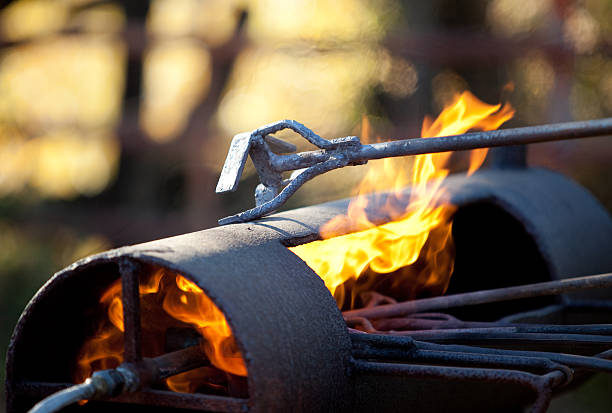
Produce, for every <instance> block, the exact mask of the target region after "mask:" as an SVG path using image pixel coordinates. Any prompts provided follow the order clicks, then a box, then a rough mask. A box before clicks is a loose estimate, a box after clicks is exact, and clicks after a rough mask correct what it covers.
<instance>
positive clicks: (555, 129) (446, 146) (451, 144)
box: [272, 118, 612, 171]
mask: <svg viewBox="0 0 612 413" xmlns="http://www.w3.org/2000/svg"><path fill="white" fill-rule="evenodd" d="M609 134H612V118H605V119H596V120H587V121H576V122H565V123H554V124H550V125H540V126H528V127H524V128H513V129H498V130H493V131H486V132H473V133H466V134H463V135H453V136H444V137H436V138H413V139H401V140H392V141H389V142H380V143H374V144H370V145H361V146H359V147H357V148H356V149H349V150H347V149H344V150H343V153H344V154H346V155H347V157H348V158H349V161H351V162H362V161H367V160H371V159H381V158H390V157H396V156H407V155H422V154H426V153H438V152H450V151H463V150H469V149H479V148H491V147H497V146H509V145H522V144H529V143H538V142H550V141H559V140H565V139H576V138H585V137H594V136H603V135H609ZM332 156H333V152H332V151H328V150H319V151H311V152H301V153H297V154H290V155H282V156H275V157H273V158H272V165H273V167H274V169H276V170H277V171H293V170H296V169H301V168H307V167H310V166H313V165H316V164H318V163H320V162H323V161H326V160H327V159H329V158H330V157H332Z"/></svg>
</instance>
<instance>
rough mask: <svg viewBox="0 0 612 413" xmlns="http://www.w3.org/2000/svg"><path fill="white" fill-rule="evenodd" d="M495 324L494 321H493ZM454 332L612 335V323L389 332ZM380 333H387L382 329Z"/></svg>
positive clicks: (395, 333)
mask: <svg viewBox="0 0 612 413" xmlns="http://www.w3.org/2000/svg"><path fill="white" fill-rule="evenodd" d="M491 324H493V323H491ZM429 333H432V334H433V333H435V334H454V333H483V334H505V333H507V334H512V333H537V334H581V335H586V334H594V335H600V336H612V324H602V325H597V324H588V325H584V326H581V325H542V326H538V325H520V324H515V325H503V324H502V325H498V326H491V327H466V328H444V327H439V326H438V327H436V328H431V329H420V330H400V331H398V330H395V329H394V330H393V332H390V333H389V334H394V335H397V334H401V335H411V336H416V335H419V334H429ZM380 334H387V332H386V331H384V330H383V331H380Z"/></svg>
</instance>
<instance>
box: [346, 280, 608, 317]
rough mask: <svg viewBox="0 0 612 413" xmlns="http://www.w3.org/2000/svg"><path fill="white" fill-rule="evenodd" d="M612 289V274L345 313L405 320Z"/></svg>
mask: <svg viewBox="0 0 612 413" xmlns="http://www.w3.org/2000/svg"><path fill="white" fill-rule="evenodd" d="M611 286H612V273H607V274H599V275H590V276H586V277H577V278H567V279H564V280H558V281H547V282H542V283H536V284H527V285H519V286H514V287H505V288H496V289H492V290H483V291H474V292H469V293H463V294H454V295H446V296H439V297H432V298H423V299H420V300H412V301H404V302H401V303H397V304H384V305H380V306H376V307H370V308H361V309H358V310H350V311H345V312H344V313H343V315H344V317H345V318H350V317H355V316H357V317H367V318H369V319H376V318H391V317H401V316H403V315H406V314H412V313H419V312H425V311H439V310H445V309H448V308H456V307H464V306H469V305H477V304H486V303H494V302H499V301H508V300H516V299H519V298H528V297H538V296H543V295H557V294H561V293H566V292H570V291H576V290H586V289H593V288H606V287H611Z"/></svg>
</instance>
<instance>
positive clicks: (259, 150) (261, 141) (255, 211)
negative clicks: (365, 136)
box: [216, 120, 367, 225]
mask: <svg viewBox="0 0 612 413" xmlns="http://www.w3.org/2000/svg"><path fill="white" fill-rule="evenodd" d="M283 129H291V130H293V131H295V132H297V133H298V134H299V135H301V136H302V137H304V138H305V139H306V140H307V141H308V142H310V143H312V144H313V145H315V146H316V147H317V148H319V151H317V152H318V153H319V155H322V158H324V159H322V161H321V162H318V163H315V164H314V165H312V166H309V167H306V168H300V165H299V163H297V164H296V163H295V162H291V163H289V164H286V163H285V162H283V161H284V159H282V158H284V157H283V156H281V155H278V154H277V153H290V152H295V151H296V147H295V145H293V144H291V143H288V142H285V141H282V140H280V139H277V138H275V137H274V136H271V134H272V133H276V132H279V131H281V130H283ZM361 146H362V145H361V142H360V141H359V138H358V137H357V136H348V137H345V138H339V139H332V140H327V139H324V138H322V137H320V136H319V135H317V134H316V133H314V132H313V131H312V130H310V129H309V128H307V127H306V126H304V125H302V124H301V123H299V122H296V121H294V120H282V121H279V122H275V123H271V124H269V125H266V126H263V127H261V128H259V129H255V130H254V131H252V132H246V133H239V134H237V135H236V136H234V138H233V139H232V143H231V146H230V149H229V152H228V154H227V159H226V160H225V164H224V165H223V170H222V171H221V176H220V178H219V182H218V183H217V189H216V192H217V193H224V192H233V191H235V190H236V189H237V188H238V181H239V180H240V177H241V175H242V171H243V170H244V165H245V164H246V161H247V158H248V157H249V155H250V156H251V160H252V161H253V165H254V166H255V169H256V170H257V174H258V175H259V180H260V184H259V185H258V186H257V188H256V189H255V205H256V206H255V208H252V209H249V210H248V211H244V212H241V213H239V214H236V215H232V216H229V217H227V218H223V219H221V220H219V224H220V225H225V224H233V223H237V222H246V221H250V220H252V219H255V218H259V217H262V216H264V215H268V214H270V213H272V212H274V211H275V210H277V209H278V208H279V207H280V206H282V205H283V204H284V203H285V202H287V200H288V199H289V198H290V197H291V195H293V194H294V193H295V192H296V191H297V190H298V189H299V188H300V187H301V186H302V185H303V184H304V183H306V182H307V181H309V180H311V179H312V178H314V177H316V176H318V175H321V174H323V173H325V172H328V171H331V170H333V169H337V168H342V167H344V166H347V165H358V164H364V163H366V162H367V161H357V162H353V161H351V160H350V159H349V157H348V156H347V153H346V150H347V149H349V148H359V147H361ZM306 153H312V152H306ZM296 155H298V156H299V155H301V154H296ZM290 170H291V171H293V173H292V174H291V175H290V177H289V178H287V179H283V177H282V172H285V171H290Z"/></svg>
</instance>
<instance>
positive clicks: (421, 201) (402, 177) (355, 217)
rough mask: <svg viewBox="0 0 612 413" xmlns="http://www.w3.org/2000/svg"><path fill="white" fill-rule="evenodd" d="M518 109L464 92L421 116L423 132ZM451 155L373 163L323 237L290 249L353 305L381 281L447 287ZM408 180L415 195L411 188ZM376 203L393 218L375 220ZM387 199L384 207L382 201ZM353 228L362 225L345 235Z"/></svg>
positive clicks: (482, 125) (483, 122)
mask: <svg viewBox="0 0 612 413" xmlns="http://www.w3.org/2000/svg"><path fill="white" fill-rule="evenodd" d="M513 114H514V111H513V109H512V108H511V107H510V105H508V104H506V105H504V106H503V107H502V105H501V104H499V105H488V104H486V103H484V102H481V101H480V100H478V99H477V98H476V97H475V96H474V95H472V94H471V93H469V92H464V93H462V94H461V95H459V96H457V97H456V99H455V101H454V102H453V103H452V104H451V105H449V106H448V107H447V108H445V109H444V110H443V111H442V113H440V115H439V116H438V118H437V119H435V120H431V119H430V118H426V119H425V120H424V121H423V128H422V132H421V136H422V137H433V136H446V135H456V134H461V133H465V132H467V131H469V130H472V129H477V130H492V129H496V128H498V127H499V126H500V125H501V124H503V123H504V122H505V121H507V120H508V119H510V118H511V117H512V116H513ZM362 129H363V132H364V133H365V134H367V133H368V132H367V131H368V130H369V124H368V123H367V122H366V123H364V125H363V126H362ZM486 151H487V150H486V149H481V150H476V151H472V153H471V156H470V167H469V171H468V173H470V174H471V173H473V172H474V171H475V170H477V169H478V168H479V167H480V166H481V165H482V163H483V162H484V159H485V157H486ZM450 155H451V153H439V154H427V155H419V156H416V157H415V158H414V164H413V166H412V170H411V171H408V170H406V167H405V161H404V160H402V159H385V160H383V161H382V162H372V163H371V166H370V168H369V170H368V172H367V174H366V176H365V177H364V179H363V181H362V182H361V184H360V186H359V189H358V195H357V197H356V198H355V199H354V200H353V201H352V202H351V203H350V205H349V208H348V212H347V214H346V215H340V216H336V217H335V218H333V219H332V220H330V221H329V222H328V223H327V224H325V225H324V226H323V227H322V229H321V236H322V238H323V240H322V241H315V242H311V243H308V244H304V245H299V246H297V247H293V248H291V250H292V251H293V252H294V253H295V254H297V255H298V256H299V257H300V258H302V259H303V260H304V261H306V263H307V264H308V265H309V266H310V267H311V268H312V269H313V270H314V271H315V272H316V273H317V274H318V275H319V276H320V277H321V278H322V279H323V281H324V282H325V285H326V286H327V288H328V289H329V290H330V291H331V293H332V294H333V295H334V297H335V298H336V301H337V302H338V305H339V306H340V307H341V308H342V307H343V306H344V305H345V293H346V291H345V287H349V288H350V290H351V300H350V306H351V307H353V306H355V300H356V298H358V296H359V294H360V293H362V292H366V291H370V290H372V289H375V288H376V286H377V285H381V283H382V284H384V283H386V284H387V285H386V287H385V288H387V289H389V288H390V289H392V290H393V291H394V292H395V293H396V294H398V295H399V296H401V298H403V299H408V298H414V297H415V296H416V295H417V294H419V293H422V292H423V291H427V292H429V293H431V294H434V293H435V294H441V293H443V292H444V291H445V290H446V287H447V286H448V281H449V279H450V274H451V273H452V269H453V263H454V246H453V243H452V237H451V216H452V214H453V212H454V207H453V206H452V205H449V204H447V203H444V202H442V201H441V195H442V194H443V190H442V188H441V184H442V181H443V180H444V178H445V177H446V176H447V175H448V173H449V171H448V169H446V168H445V165H446V163H447V161H448V159H449V157H450ZM388 183H392V192H391V193H389V194H387V195H385V194H382V193H378V194H375V195H374V196H367V194H370V193H372V192H377V191H379V192H380V190H381V189H387V188H388ZM408 185H411V190H410V193H409V194H407V193H406V190H405V188H406V186H408ZM406 201H408V202H406ZM370 202H374V203H376V204H377V208H376V209H377V212H378V213H380V212H381V211H382V212H384V213H386V214H388V215H389V216H390V217H391V221H390V222H387V223H385V224H382V225H379V226H376V224H375V223H374V222H372V221H371V220H370V218H369V217H368V214H367V208H368V205H369V204H370ZM381 203H382V204H383V207H382V208H380V207H378V205H379V204H381ZM401 205H407V206H406V207H401ZM347 228H349V229H358V230H359V232H354V233H351V234H348V235H341V234H344V233H346V230H347ZM398 270H400V274H397V276H396V277H393V279H392V280H389V279H387V280H385V279H384V278H381V277H380V276H378V275H379V274H389V273H395V272H396V271H398ZM349 284H350V285H349Z"/></svg>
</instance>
